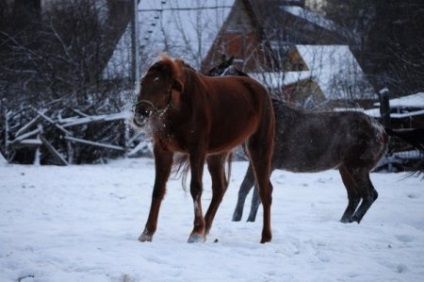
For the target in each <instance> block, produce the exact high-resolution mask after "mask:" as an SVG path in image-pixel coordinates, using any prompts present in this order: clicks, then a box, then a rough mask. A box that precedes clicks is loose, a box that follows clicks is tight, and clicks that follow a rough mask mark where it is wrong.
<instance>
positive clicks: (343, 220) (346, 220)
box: [340, 217, 352, 223]
mask: <svg viewBox="0 0 424 282" xmlns="http://www.w3.org/2000/svg"><path fill="white" fill-rule="evenodd" d="M340 222H341V223H351V222H352V220H351V219H350V218H344V217H343V218H342V219H340Z"/></svg>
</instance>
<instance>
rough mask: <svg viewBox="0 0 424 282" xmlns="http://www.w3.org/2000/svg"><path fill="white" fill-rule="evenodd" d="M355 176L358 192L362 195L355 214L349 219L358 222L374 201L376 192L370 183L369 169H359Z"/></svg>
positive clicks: (376, 196)
mask: <svg viewBox="0 0 424 282" xmlns="http://www.w3.org/2000/svg"><path fill="white" fill-rule="evenodd" d="M356 177H357V179H358V187H359V193H360V195H361V197H362V203H361V205H360V206H359V208H358V209H357V211H356V212H355V214H354V215H353V216H352V218H351V221H352V222H354V221H356V222H358V224H359V223H360V222H361V220H362V218H363V217H364V215H365V213H366V212H367V211H368V209H369V208H370V207H371V205H372V204H373V203H374V201H375V200H377V198H378V193H377V191H376V190H375V188H374V186H373V185H372V183H371V180H370V174H369V171H367V170H364V169H362V170H359V171H358V172H357V174H356Z"/></svg>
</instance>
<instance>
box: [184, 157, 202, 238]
mask: <svg viewBox="0 0 424 282" xmlns="http://www.w3.org/2000/svg"><path fill="white" fill-rule="evenodd" d="M204 164H205V155H204V154H203V155H201V154H191V155H190V169H191V182H190V193H191V196H192V198H193V204H194V227H193V231H192V232H191V234H190V237H189V238H188V242H189V243H198V242H204V241H206V234H205V220H204V218H203V212H202V192H203V184H202V176H203V166H204Z"/></svg>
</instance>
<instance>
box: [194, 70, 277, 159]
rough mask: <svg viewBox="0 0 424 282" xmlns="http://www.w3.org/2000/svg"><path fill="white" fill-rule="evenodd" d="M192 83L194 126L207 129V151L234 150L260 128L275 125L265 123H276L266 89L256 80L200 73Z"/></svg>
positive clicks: (214, 152)
mask: <svg viewBox="0 0 424 282" xmlns="http://www.w3.org/2000/svg"><path fill="white" fill-rule="evenodd" d="M189 72H191V71H189ZM196 78H197V80H196ZM192 82H193V86H192V87H193V88H195V89H196V95H197V96H198V97H196V100H197V101H196V102H195V103H193V107H192V108H191V109H188V110H189V111H190V112H191V116H192V122H193V123H194V124H195V125H193V126H192V127H193V128H202V130H204V129H206V130H205V132H206V134H207V136H205V138H206V139H207V140H209V144H208V153H212V154H216V153H219V152H222V151H223V150H229V149H230V148H231V149H233V148H234V147H236V146H238V145H239V144H241V143H242V142H243V141H244V140H246V139H247V138H248V137H249V136H251V135H252V134H254V133H255V132H256V131H258V129H259V127H263V126H266V127H273V126H272V124H274V123H272V124H271V125H267V124H265V125H264V124H262V123H264V122H265V123H269V122H273V111H272V106H271V100H270V98H269V95H268V92H267V90H266V89H265V88H264V87H263V86H262V85H261V84H260V83H258V82H257V81H256V80H254V79H251V78H249V77H237V76H234V77H216V78H211V77H207V76H203V75H200V74H197V75H196V77H194V78H193V79H192ZM191 99H192V98H191ZM258 117H259V118H258ZM205 127H206V128H205ZM212 136H213V138H211V137H212ZM271 139H272V138H271Z"/></svg>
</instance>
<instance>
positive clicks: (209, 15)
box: [104, 0, 235, 78]
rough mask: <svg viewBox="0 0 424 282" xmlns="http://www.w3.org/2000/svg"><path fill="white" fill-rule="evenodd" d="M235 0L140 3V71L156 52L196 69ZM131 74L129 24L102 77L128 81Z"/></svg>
mask: <svg viewBox="0 0 424 282" xmlns="http://www.w3.org/2000/svg"><path fill="white" fill-rule="evenodd" d="M234 2H235V0H202V1H200V0H167V1H164V0H162V1H158V0H142V1H140V3H139V4H138V27H139V38H138V41H139V46H140V58H141V60H140V61H141V69H142V70H143V69H145V68H146V67H147V66H149V65H150V64H151V63H152V62H153V60H154V59H156V57H157V54H158V52H161V51H163V52H167V53H168V54H169V55H171V56H173V57H183V58H184V60H185V61H186V62H187V63H188V64H190V65H192V66H193V67H195V68H200V65H201V60H202V59H203V58H204V57H205V56H206V54H207V52H208V51H209V49H210V48H211V46H212V44H213V42H214V40H215V38H216V36H217V34H218V32H219V31H220V29H221V27H222V25H223V23H224V22H225V21H226V19H227V17H228V15H229V13H230V11H231V8H232V7H233V5H234ZM130 71H131V24H129V25H128V26H127V29H126V31H125V32H124V34H123V35H122V37H121V39H120V40H119V42H118V44H117V46H116V49H115V51H114V53H113V55H112V57H111V59H110V60H109V62H108V64H107V67H106V68H105V70H104V77H106V78H115V77H128V76H130Z"/></svg>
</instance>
